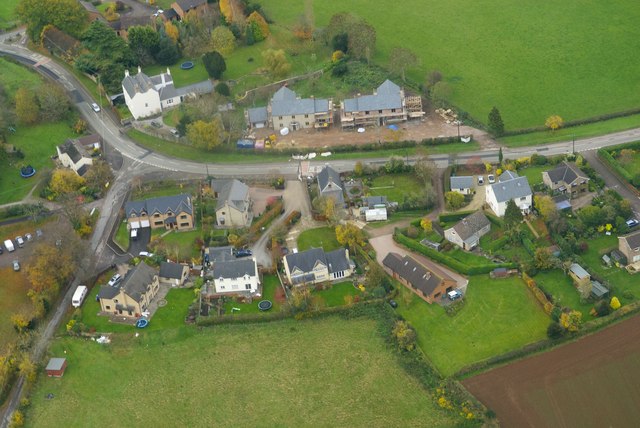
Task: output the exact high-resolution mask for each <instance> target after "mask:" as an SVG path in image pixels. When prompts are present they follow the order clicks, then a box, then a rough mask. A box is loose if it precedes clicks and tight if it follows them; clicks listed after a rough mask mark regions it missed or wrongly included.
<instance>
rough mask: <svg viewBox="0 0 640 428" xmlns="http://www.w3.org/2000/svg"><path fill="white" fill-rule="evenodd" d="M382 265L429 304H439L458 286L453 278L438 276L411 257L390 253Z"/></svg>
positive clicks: (439, 274)
mask: <svg viewBox="0 0 640 428" xmlns="http://www.w3.org/2000/svg"><path fill="white" fill-rule="evenodd" d="M382 264H383V266H384V267H385V268H387V270H388V271H390V273H391V275H392V276H393V277H394V278H395V279H397V280H399V281H400V282H401V283H403V284H404V285H405V286H406V287H407V288H408V289H409V290H411V291H413V292H414V293H415V294H417V295H418V296H419V297H420V298H422V299H423V300H424V301H426V302H427V303H433V302H437V301H438V300H439V299H441V298H442V297H443V296H444V295H446V293H448V292H449V291H453V289H454V288H455V287H456V285H457V284H456V282H455V281H454V280H453V279H452V278H450V277H448V276H447V275H444V274H443V273H438V274H436V273H435V272H433V271H431V270H429V269H427V268H426V267H425V266H423V265H422V264H420V263H419V262H418V261H417V260H415V259H414V258H413V257H410V256H404V257H402V256H401V255H400V254H397V253H389V254H387V256H386V257H385V258H384V260H383V261H382Z"/></svg>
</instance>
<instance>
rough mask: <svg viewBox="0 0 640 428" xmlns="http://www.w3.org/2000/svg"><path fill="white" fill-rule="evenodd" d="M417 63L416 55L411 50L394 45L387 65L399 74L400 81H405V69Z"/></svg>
mask: <svg viewBox="0 0 640 428" xmlns="http://www.w3.org/2000/svg"><path fill="white" fill-rule="evenodd" d="M416 65H418V57H417V56H416V54H415V53H413V52H412V51H411V50H409V49H407V48H403V47H399V46H396V47H395V48H393V49H392V51H391V55H390V57H389V67H390V68H391V71H393V72H394V73H396V74H399V75H400V77H402V81H403V82H406V80H407V79H406V78H405V71H406V70H407V68H412V67H415V66H416Z"/></svg>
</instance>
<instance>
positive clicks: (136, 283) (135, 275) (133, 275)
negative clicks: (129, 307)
mask: <svg viewBox="0 0 640 428" xmlns="http://www.w3.org/2000/svg"><path fill="white" fill-rule="evenodd" d="M155 275H156V271H155V270H154V269H153V268H152V267H151V266H149V265H148V264H146V263H145V262H140V264H138V266H135V267H134V268H133V269H131V270H130V271H129V272H127V274H126V275H125V276H124V279H123V280H122V282H121V285H120V287H121V288H122V290H123V291H124V292H125V293H126V294H127V295H128V296H129V297H131V298H132V299H133V300H135V301H136V302H140V298H141V297H142V295H143V294H144V293H146V291H147V286H148V285H149V284H151V283H152V282H153V277H154V276H155Z"/></svg>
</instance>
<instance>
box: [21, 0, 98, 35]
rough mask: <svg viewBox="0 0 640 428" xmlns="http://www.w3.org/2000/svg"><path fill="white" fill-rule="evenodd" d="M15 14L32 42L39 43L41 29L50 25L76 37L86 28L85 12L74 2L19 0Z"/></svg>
mask: <svg viewBox="0 0 640 428" xmlns="http://www.w3.org/2000/svg"><path fill="white" fill-rule="evenodd" d="M16 14H17V15H18V17H19V18H20V20H21V21H22V22H24V23H25V24H26V25H27V35H28V36H29V38H30V39H31V41H32V42H39V41H40V34H41V33H42V29H43V28H44V27H45V26H47V25H49V24H51V25H54V26H55V27H57V28H58V29H60V30H61V31H63V32H65V33H67V34H69V35H71V36H74V37H78V36H79V35H80V34H82V31H83V30H84V29H85V28H86V26H87V21H88V20H87V11H86V10H85V9H84V7H82V5H81V4H80V3H79V2H77V1H76V0H21V1H20V3H18V6H17V7H16Z"/></svg>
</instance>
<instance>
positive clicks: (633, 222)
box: [627, 218, 640, 228]
mask: <svg viewBox="0 0 640 428" xmlns="http://www.w3.org/2000/svg"><path fill="white" fill-rule="evenodd" d="M638 224H640V222H638V220H636V219H635V218H630V219H629V220H627V226H628V227H630V228H631V227H636V226H637V225H638Z"/></svg>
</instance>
